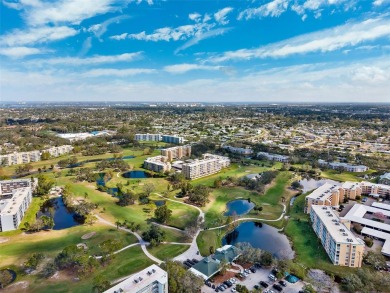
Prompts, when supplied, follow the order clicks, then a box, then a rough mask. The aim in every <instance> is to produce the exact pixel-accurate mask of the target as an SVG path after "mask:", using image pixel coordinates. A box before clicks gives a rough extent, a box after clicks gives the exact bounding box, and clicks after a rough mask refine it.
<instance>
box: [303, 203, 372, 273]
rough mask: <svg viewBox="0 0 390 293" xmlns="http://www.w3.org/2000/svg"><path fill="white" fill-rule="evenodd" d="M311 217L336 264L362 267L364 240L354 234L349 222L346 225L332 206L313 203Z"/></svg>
mask: <svg viewBox="0 0 390 293" xmlns="http://www.w3.org/2000/svg"><path fill="white" fill-rule="evenodd" d="M310 219H311V222H312V227H313V230H314V232H315V233H316V234H317V236H318V238H319V239H320V240H321V243H322V246H323V247H324V249H325V251H326V253H327V254H328V256H329V258H330V260H331V261H332V263H333V264H334V265H339V266H347V267H352V268H359V267H361V265H362V260H363V254H364V248H365V244H364V241H363V240H361V239H359V238H357V237H355V235H353V234H352V232H351V231H350V230H349V228H350V227H349V224H348V223H347V225H345V223H344V220H343V219H340V218H339V217H338V216H337V215H336V213H335V212H334V211H333V209H332V207H327V206H316V205H313V206H312V207H311V209H310ZM347 226H348V227H347Z"/></svg>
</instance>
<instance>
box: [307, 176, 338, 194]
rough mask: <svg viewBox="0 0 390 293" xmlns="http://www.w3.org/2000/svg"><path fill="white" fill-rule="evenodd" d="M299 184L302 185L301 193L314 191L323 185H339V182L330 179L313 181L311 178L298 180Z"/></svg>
mask: <svg viewBox="0 0 390 293" xmlns="http://www.w3.org/2000/svg"><path fill="white" fill-rule="evenodd" d="M299 183H300V184H301V185H302V192H303V193H305V192H308V191H311V190H313V189H316V188H318V187H320V186H321V185H324V184H325V183H331V184H336V185H340V182H337V181H334V180H331V179H313V178H310V179H302V180H299Z"/></svg>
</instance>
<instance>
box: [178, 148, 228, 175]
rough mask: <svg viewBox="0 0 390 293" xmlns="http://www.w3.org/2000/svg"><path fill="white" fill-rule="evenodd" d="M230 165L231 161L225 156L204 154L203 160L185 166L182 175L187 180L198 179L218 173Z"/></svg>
mask: <svg viewBox="0 0 390 293" xmlns="http://www.w3.org/2000/svg"><path fill="white" fill-rule="evenodd" d="M229 165H230V159H229V158H228V157H224V156H217V155H212V154H204V155H203V160H193V161H190V162H187V163H184V164H183V167H182V173H183V174H184V176H185V177H186V178H187V179H191V180H192V179H197V178H201V177H205V176H208V175H211V174H215V173H218V172H219V171H221V169H222V168H225V167H227V166H229Z"/></svg>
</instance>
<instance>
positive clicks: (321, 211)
mask: <svg viewBox="0 0 390 293" xmlns="http://www.w3.org/2000/svg"><path fill="white" fill-rule="evenodd" d="M311 209H312V211H313V212H315V214H316V215H317V216H318V217H319V218H320V220H321V222H322V223H323V225H324V226H325V227H326V229H327V230H328V233H329V234H330V235H331V237H332V238H333V239H334V240H335V241H336V242H337V243H348V244H354V245H361V244H363V243H362V240H361V239H359V238H356V237H355V235H354V234H353V233H352V232H351V231H350V230H349V229H348V228H347V227H346V226H345V225H344V224H343V223H342V222H340V219H339V217H338V216H337V215H336V213H335V212H334V211H333V209H332V208H331V207H327V206H320V205H313V206H311Z"/></svg>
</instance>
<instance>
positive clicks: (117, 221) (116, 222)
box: [115, 220, 121, 230]
mask: <svg viewBox="0 0 390 293" xmlns="http://www.w3.org/2000/svg"><path fill="white" fill-rule="evenodd" d="M115 225H116V229H117V230H118V229H119V226H120V225H121V222H120V221H119V220H116V221H115Z"/></svg>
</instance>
